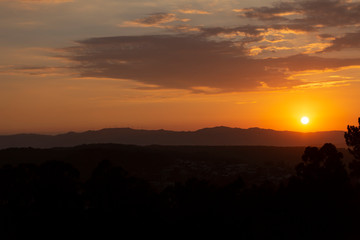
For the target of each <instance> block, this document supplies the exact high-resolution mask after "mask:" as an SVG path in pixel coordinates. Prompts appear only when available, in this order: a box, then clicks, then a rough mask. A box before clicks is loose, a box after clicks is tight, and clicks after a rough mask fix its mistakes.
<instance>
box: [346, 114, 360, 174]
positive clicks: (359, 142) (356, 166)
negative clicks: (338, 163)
mask: <svg viewBox="0 0 360 240" xmlns="http://www.w3.org/2000/svg"><path fill="white" fill-rule="evenodd" d="M358 122H359V126H358V127H356V126H349V125H348V126H347V132H346V133H345V135H344V137H345V141H346V145H348V146H349V152H350V153H351V154H352V155H353V156H354V158H355V159H354V160H353V161H352V162H351V163H350V164H349V168H350V170H351V175H353V176H356V177H360V118H359V119H358Z"/></svg>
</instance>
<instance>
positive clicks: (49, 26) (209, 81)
mask: <svg viewBox="0 0 360 240" xmlns="http://www.w3.org/2000/svg"><path fill="white" fill-rule="evenodd" d="M0 30H1V31H0V52H1V56H0V134H14V133H21V132H26V133H29V132H33V133H50V134H53V133H61V132H68V131H85V130H89V129H93V130H96V129H101V128H113V127H131V128H136V129H168V130H196V129H199V128H204V127H214V126H229V127H239V128H249V127H260V128H270V129H275V130H289V131H305V132H307V131H327V130H345V129H346V126H347V125H348V124H350V125H355V124H356V123H357V118H358V117H359V116H360V81H359V80H360V1H355V0H353V1H351V0H300V1H299V0H298V1H268V0H208V1H205V0H191V1H190V0H171V1H169V0H153V1H144V0H132V1H125V0H0ZM303 116H308V117H309V119H310V122H309V124H307V125H303V124H301V121H300V119H301V118H302V117H303Z"/></svg>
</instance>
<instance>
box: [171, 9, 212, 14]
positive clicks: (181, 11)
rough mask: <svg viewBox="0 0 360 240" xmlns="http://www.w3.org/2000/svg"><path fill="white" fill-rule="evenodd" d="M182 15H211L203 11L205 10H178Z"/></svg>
mask: <svg viewBox="0 0 360 240" xmlns="http://www.w3.org/2000/svg"><path fill="white" fill-rule="evenodd" d="M177 11H178V12H180V13H184V14H200V15H204V14H205V15H207V14H211V13H210V12H208V11H203V10H196V9H179V10H177Z"/></svg>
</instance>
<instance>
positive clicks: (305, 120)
mask: <svg viewBox="0 0 360 240" xmlns="http://www.w3.org/2000/svg"><path fill="white" fill-rule="evenodd" d="M309 121H310V120H309V118H308V117H306V116H304V117H302V118H301V123H302V124H304V125H306V124H308V123H309Z"/></svg>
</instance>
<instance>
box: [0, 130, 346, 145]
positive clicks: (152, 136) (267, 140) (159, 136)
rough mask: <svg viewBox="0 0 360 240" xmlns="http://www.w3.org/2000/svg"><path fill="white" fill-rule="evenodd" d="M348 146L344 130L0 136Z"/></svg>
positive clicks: (8, 138)
mask: <svg viewBox="0 0 360 240" xmlns="http://www.w3.org/2000/svg"><path fill="white" fill-rule="evenodd" d="M327 142H330V143H333V144H334V145H336V146H337V147H345V140H344V132H343V131H327V132H310V133H302V132H291V131H275V130H271V129H261V128H249V129H242V128H229V127H214V128H204V129H200V130H197V131H168V130H163V129H161V130H138V129H131V128H107V129H102V130H97V131H86V132H79V133H76V132H69V133H65V134H59V135H40V134H17V135H3V136H0V149H4V148H10V147H35V148H50V147H71V146H76V145H81V144H96V143H117V144H134V145H154V144H155V145H203V146H204V145H207V146H235V145H245V146H287V147H291V146H321V145H323V144H324V143H327Z"/></svg>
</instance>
